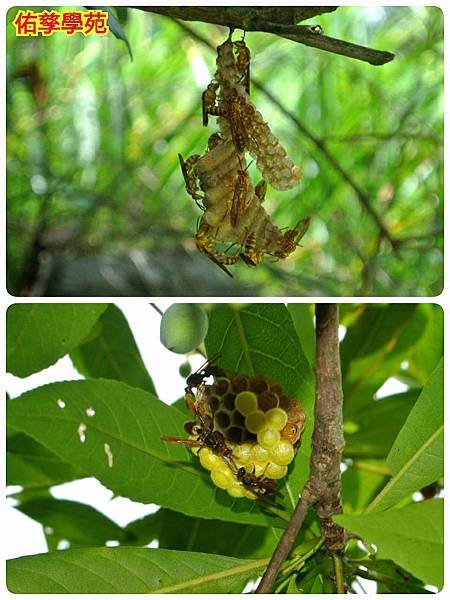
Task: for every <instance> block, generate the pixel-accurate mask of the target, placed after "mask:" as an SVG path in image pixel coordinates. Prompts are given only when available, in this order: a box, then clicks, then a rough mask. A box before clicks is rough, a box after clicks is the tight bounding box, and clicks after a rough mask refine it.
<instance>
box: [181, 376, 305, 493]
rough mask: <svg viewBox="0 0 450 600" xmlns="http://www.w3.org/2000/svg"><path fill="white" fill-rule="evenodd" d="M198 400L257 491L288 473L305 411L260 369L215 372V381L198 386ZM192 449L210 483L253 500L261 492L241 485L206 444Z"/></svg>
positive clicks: (302, 425) (230, 470)
mask: <svg viewBox="0 0 450 600" xmlns="http://www.w3.org/2000/svg"><path fill="white" fill-rule="evenodd" d="M196 403H200V404H201V405H202V406H203V407H204V410H205V411H206V413H207V414H208V415H209V416H210V417H212V419H213V423H214V429H215V430H217V431H220V432H221V433H222V434H223V436H224V438H225V443H226V445H227V446H228V448H230V450H231V451H232V459H233V461H234V463H235V465H236V467H237V468H238V469H239V468H241V467H243V468H244V469H245V472H246V473H248V474H249V475H251V476H253V479H254V480H255V478H256V479H257V481H258V486H257V488H259V491H261V490H262V489H264V485H265V484H269V485H271V486H273V485H274V484H276V481H277V480H280V479H283V478H284V477H285V476H286V474H287V472H288V466H289V464H290V463H291V462H292V460H293V459H294V456H295V451H296V447H297V445H298V443H299V441H300V438H301V435H302V433H303V429H304V423H305V414H304V412H303V410H302V408H301V406H300V404H299V402H298V401H297V400H290V399H289V398H288V397H287V396H286V395H285V393H284V391H283V388H282V386H281V385H279V384H278V383H274V382H272V381H271V380H270V379H268V378H267V377H264V376H262V375H256V376H253V377H250V376H248V375H231V376H229V377H219V378H217V379H216V381H215V383H214V384H213V385H206V384H202V385H201V386H199V388H198V390H197V397H196ZM192 452H193V453H194V454H197V455H198V457H199V459H200V463H201V465H202V466H203V467H204V468H205V469H207V470H209V471H210V476H211V479H212V481H213V483H214V484H215V485H216V486H217V487H219V488H221V489H224V490H226V491H227V492H228V493H229V494H230V495H231V496H233V497H235V498H242V497H245V498H249V499H251V500H255V499H256V498H258V497H259V496H261V495H262V494H258V493H255V492H257V491H258V489H256V490H255V492H254V491H252V489H255V488H251V487H250V486H245V485H244V484H243V483H242V479H241V480H239V478H238V477H237V476H236V472H235V470H233V469H232V468H230V466H229V465H228V464H227V463H226V462H225V461H224V460H223V458H222V457H221V456H218V455H217V454H215V453H214V452H213V450H211V449H210V448H205V447H203V448H200V449H199V448H192ZM269 493H270V492H269Z"/></svg>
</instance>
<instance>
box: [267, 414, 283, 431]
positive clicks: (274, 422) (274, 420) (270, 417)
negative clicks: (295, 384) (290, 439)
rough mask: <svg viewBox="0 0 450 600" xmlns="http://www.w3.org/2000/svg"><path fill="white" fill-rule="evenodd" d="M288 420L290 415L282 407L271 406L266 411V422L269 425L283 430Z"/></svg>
mask: <svg viewBox="0 0 450 600" xmlns="http://www.w3.org/2000/svg"><path fill="white" fill-rule="evenodd" d="M287 422H288V416H287V413H286V411H285V410H283V409H282V408H271V409H270V410H268V411H267V412H266V423H267V425H268V426H269V427H272V428H273V429H276V430H277V431H281V430H282V429H283V428H284V427H285V426H286V423H287Z"/></svg>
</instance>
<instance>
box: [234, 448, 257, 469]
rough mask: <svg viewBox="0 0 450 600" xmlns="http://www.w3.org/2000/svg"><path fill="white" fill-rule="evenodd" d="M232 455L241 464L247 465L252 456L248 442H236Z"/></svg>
mask: <svg viewBox="0 0 450 600" xmlns="http://www.w3.org/2000/svg"><path fill="white" fill-rule="evenodd" d="M233 456H234V457H235V458H236V459H237V460H238V462H239V463H240V464H241V465H242V466H245V465H248V464H249V463H250V462H251V460H252V457H253V454H252V447H251V446H250V444H236V445H235V446H234V448H233Z"/></svg>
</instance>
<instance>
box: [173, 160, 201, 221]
mask: <svg viewBox="0 0 450 600" xmlns="http://www.w3.org/2000/svg"><path fill="white" fill-rule="evenodd" d="M199 159H200V155H199V154H193V155H192V156H190V157H189V158H188V159H187V160H186V161H185V160H184V158H183V157H182V156H181V154H179V153H178V160H179V161H180V166H181V172H182V173H183V178H184V184H185V187H186V191H187V193H188V194H189V195H190V196H192V198H193V199H194V200H195V203H196V204H197V206H198V207H199V208H201V209H202V210H203V209H204V207H203V205H202V204H201V203H200V202H199V200H203V196H202V195H201V194H200V190H199V188H198V180H197V177H196V175H194V173H193V172H192V169H193V166H194V165H195V164H196V163H197V161H198V160H199Z"/></svg>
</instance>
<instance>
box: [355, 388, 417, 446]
mask: <svg viewBox="0 0 450 600" xmlns="http://www.w3.org/2000/svg"><path fill="white" fill-rule="evenodd" d="M419 392H420V390H409V391H407V392H404V393H401V394H394V395H392V396H386V397H385V398H380V399H379V400H372V401H371V402H369V403H367V404H366V405H365V406H364V408H363V409H362V410H360V411H359V412H358V413H356V414H352V416H351V425H352V427H353V428H355V429H356V431H355V432H354V433H346V436H345V449H344V455H345V456H346V457H350V458H361V457H363V458H385V457H386V456H387V454H388V453H389V450H390V449H391V447H392V444H393V443H394V440H395V438H396V437H397V434H398V432H399V431H400V429H401V428H402V427H403V425H404V423H405V421H406V418H407V417H408V414H409V412H410V410H411V408H412V407H413V406H414V402H415V401H416V400H417V397H418V395H419ZM346 425H347V426H348V425H349V424H348V423H347V424H346ZM344 430H345V425H344Z"/></svg>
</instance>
